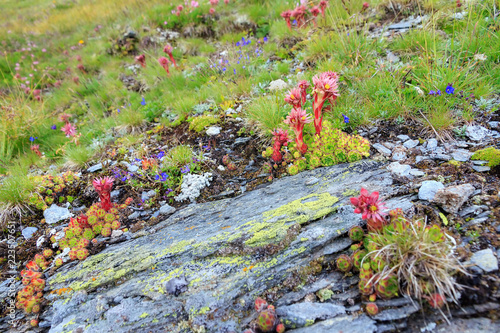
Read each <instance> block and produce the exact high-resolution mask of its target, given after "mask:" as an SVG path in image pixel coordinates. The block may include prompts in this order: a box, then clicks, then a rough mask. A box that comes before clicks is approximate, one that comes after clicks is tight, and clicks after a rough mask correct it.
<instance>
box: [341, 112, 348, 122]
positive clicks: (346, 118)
mask: <svg viewBox="0 0 500 333" xmlns="http://www.w3.org/2000/svg"><path fill="white" fill-rule="evenodd" d="M342 116H343V117H344V123H346V124H349V117H348V116H346V115H345V114H343V113H342Z"/></svg>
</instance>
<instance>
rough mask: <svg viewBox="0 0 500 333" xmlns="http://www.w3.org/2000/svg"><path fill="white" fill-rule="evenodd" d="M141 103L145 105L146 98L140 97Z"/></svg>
mask: <svg viewBox="0 0 500 333" xmlns="http://www.w3.org/2000/svg"><path fill="white" fill-rule="evenodd" d="M141 105H146V100H145V99H144V97H143V98H142V101H141Z"/></svg>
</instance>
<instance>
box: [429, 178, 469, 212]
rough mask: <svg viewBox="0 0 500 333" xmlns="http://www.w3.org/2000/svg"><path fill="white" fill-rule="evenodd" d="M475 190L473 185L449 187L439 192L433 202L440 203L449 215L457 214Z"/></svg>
mask: <svg viewBox="0 0 500 333" xmlns="http://www.w3.org/2000/svg"><path fill="white" fill-rule="evenodd" d="M474 190H475V188H474V186H472V185H471V184H462V185H455V186H448V187H446V188H441V189H439V190H437V192H436V194H435V196H434V198H433V199H432V201H433V202H435V203H438V204H439V205H440V206H441V207H442V208H443V209H444V210H445V211H446V212H448V213H457V212H458V210H459V209H460V208H461V207H462V205H463V204H464V203H465V202H466V201H467V200H469V198H470V197H471V195H472V193H474Z"/></svg>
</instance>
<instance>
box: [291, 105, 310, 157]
mask: <svg viewBox="0 0 500 333" xmlns="http://www.w3.org/2000/svg"><path fill="white" fill-rule="evenodd" d="M310 122H312V119H311V118H310V116H309V115H308V114H307V113H306V111H305V110H302V109H301V108H293V109H292V111H290V114H288V116H287V117H286V119H285V124H287V125H290V127H291V128H292V130H293V132H294V133H295V143H296V144H297V149H298V150H299V151H300V153H301V154H305V153H306V152H307V145H306V144H305V142H304V137H303V135H304V134H303V130H304V125H305V124H307V123H310Z"/></svg>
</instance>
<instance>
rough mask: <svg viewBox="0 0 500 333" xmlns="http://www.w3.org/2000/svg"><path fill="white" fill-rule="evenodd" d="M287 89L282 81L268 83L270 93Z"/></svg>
mask: <svg viewBox="0 0 500 333" xmlns="http://www.w3.org/2000/svg"><path fill="white" fill-rule="evenodd" d="M287 87H288V85H287V84H286V82H285V81H283V80H282V79H278V80H274V81H271V83H269V90H271V91H274V90H283V89H286V88H287Z"/></svg>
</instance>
